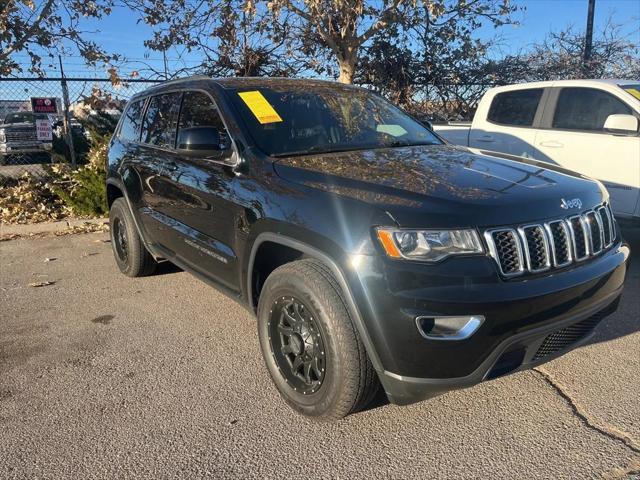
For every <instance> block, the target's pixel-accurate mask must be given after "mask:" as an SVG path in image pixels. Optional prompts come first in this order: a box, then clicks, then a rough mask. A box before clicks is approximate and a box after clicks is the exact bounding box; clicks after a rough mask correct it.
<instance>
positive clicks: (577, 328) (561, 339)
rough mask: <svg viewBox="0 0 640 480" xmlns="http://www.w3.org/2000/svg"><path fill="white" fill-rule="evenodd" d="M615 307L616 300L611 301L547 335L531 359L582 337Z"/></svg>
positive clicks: (550, 352) (538, 358)
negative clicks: (598, 309)
mask: <svg viewBox="0 0 640 480" xmlns="http://www.w3.org/2000/svg"><path fill="white" fill-rule="evenodd" d="M616 308H617V302H613V303H612V304H611V305H609V306H608V307H606V308H605V309H603V310H601V311H599V312H598V313H596V314H595V315H592V316H591V317H589V318H587V319H585V320H582V321H581V322H578V323H574V324H573V325H569V326H568V327H564V328H562V329H560V330H558V331H556V332H553V333H551V334H549V335H547V336H546V337H545V339H544V341H543V342H542V344H541V345H540V347H538V350H537V351H536V354H535V355H534V356H533V360H534V361H535V360H540V359H541V358H544V357H546V356H548V355H551V354H553V353H556V352H559V351H561V350H564V349H565V348H567V347H569V346H571V345H572V344H574V343H576V342H578V341H580V340H582V339H584V338H585V337H586V336H587V335H589V334H590V333H591V332H592V331H593V330H594V329H595V328H596V326H597V325H598V324H599V323H600V322H601V321H602V319H603V318H605V317H606V316H607V315H609V314H611V313H613V312H614V311H615V309H616Z"/></svg>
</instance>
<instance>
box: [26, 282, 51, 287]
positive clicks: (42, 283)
mask: <svg viewBox="0 0 640 480" xmlns="http://www.w3.org/2000/svg"><path fill="white" fill-rule="evenodd" d="M54 283H56V282H33V283H30V284H29V286H30V287H36V288H37V287H46V286H48V285H53V284H54Z"/></svg>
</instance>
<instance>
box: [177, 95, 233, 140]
mask: <svg viewBox="0 0 640 480" xmlns="http://www.w3.org/2000/svg"><path fill="white" fill-rule="evenodd" d="M192 127H215V128H216V129H217V130H218V132H220V141H221V143H222V144H223V145H224V148H230V147H231V140H230V137H229V134H228V133H227V130H226V129H225V127H224V123H223V122H222V118H220V114H219V113H218V109H217V108H216V106H215V104H214V103H213V101H212V100H211V98H210V97H209V96H208V95H207V94H206V93H204V92H185V94H184V98H183V100H182V109H181V110H180V122H179V124H178V129H179V130H180V129H183V128H192Z"/></svg>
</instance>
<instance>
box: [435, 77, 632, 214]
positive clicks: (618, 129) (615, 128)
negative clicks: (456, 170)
mask: <svg viewBox="0 0 640 480" xmlns="http://www.w3.org/2000/svg"><path fill="white" fill-rule="evenodd" d="M639 125H640V82H638V81H629V80H563V81H550V82H535V83H524V84H517V85H508V86H504V87H498V88H493V89H491V90H489V91H488V92H487V93H486V94H485V95H484V97H483V98H482V100H481V101H480V103H479V105H478V109H477V111H476V114H475V116H474V118H473V123H472V124H471V126H470V127H469V126H468V125H467V126H465V125H454V124H452V125H446V126H436V127H435V129H436V131H437V132H438V133H439V134H440V135H442V136H443V137H444V138H445V139H447V140H449V141H450V142H452V143H455V144H464V145H467V146H469V147H472V148H478V149H481V150H485V151H495V152H503V153H507V154H512V155H517V156H521V157H527V158H533V159H536V160H542V161H544V162H548V163H551V164H556V165H559V166H561V167H564V168H567V169H569V170H573V171H576V172H579V173H582V174H584V175H587V176H589V177H592V178H596V179H598V180H600V181H601V182H602V183H604V185H605V186H606V187H607V189H608V190H609V193H610V195H611V205H612V208H613V210H614V213H615V214H616V216H617V217H618V218H620V219H627V220H630V219H632V220H635V221H640V134H639V131H638V127H639Z"/></svg>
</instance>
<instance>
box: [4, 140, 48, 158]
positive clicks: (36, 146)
mask: <svg viewBox="0 0 640 480" xmlns="http://www.w3.org/2000/svg"><path fill="white" fill-rule="evenodd" d="M51 149H52V144H51V143H45V142H25V143H0V154H3V155H20V154H22V153H39V152H50V151H51Z"/></svg>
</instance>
